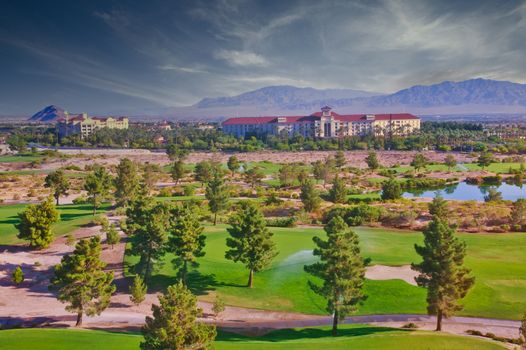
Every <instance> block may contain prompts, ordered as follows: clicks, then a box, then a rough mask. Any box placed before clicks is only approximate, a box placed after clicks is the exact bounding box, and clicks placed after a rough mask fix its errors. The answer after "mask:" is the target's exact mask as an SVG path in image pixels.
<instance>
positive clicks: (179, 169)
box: [170, 160, 186, 184]
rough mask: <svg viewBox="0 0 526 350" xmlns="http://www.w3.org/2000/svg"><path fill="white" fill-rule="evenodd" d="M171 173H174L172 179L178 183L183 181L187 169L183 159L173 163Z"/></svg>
mask: <svg viewBox="0 0 526 350" xmlns="http://www.w3.org/2000/svg"><path fill="white" fill-rule="evenodd" d="M170 173H171V175H172V179H173V180H174V181H175V183H176V184H178V183H179V181H181V180H182V179H183V178H184V176H185V174H186V170H185V168H184V163H183V161H182V160H176V161H175V162H174V163H173V164H172V169H171V171H170Z"/></svg>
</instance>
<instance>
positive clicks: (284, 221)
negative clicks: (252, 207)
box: [265, 216, 297, 227]
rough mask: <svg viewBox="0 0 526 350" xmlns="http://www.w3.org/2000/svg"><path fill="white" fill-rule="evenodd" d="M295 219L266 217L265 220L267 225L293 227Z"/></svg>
mask: <svg viewBox="0 0 526 350" xmlns="http://www.w3.org/2000/svg"><path fill="white" fill-rule="evenodd" d="M296 221H297V219H296V218H295V217H293V216H292V217H285V218H266V219H265V222H266V224H267V226H269V227H295V226H296Z"/></svg>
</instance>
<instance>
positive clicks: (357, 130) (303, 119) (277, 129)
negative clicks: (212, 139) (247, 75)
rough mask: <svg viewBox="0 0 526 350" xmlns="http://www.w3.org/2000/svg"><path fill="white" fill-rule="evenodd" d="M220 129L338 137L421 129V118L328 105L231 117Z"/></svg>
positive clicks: (238, 132)
mask: <svg viewBox="0 0 526 350" xmlns="http://www.w3.org/2000/svg"><path fill="white" fill-rule="evenodd" d="M222 130H223V132H225V133H227V134H231V135H234V136H236V137H245V135H247V134H250V135H264V134H267V135H283V134H286V135H288V136H293V135H297V134H299V135H302V136H304V137H306V138H337V137H345V136H365V135H376V136H382V135H400V136H403V135H409V134H411V133H413V132H415V131H416V130H420V118H418V117H417V116H414V115H412V114H408V113H399V114H350V115H342V114H337V113H335V112H333V111H332V110H331V108H330V107H323V108H322V109H321V112H316V113H313V114H311V115H308V116H288V117H277V116H276V117H254V118H250V117H246V118H230V119H227V120H225V121H224V122H223V123H222Z"/></svg>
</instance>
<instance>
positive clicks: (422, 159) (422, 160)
mask: <svg viewBox="0 0 526 350" xmlns="http://www.w3.org/2000/svg"><path fill="white" fill-rule="evenodd" d="M428 163H429V160H428V159H427V158H426V156H424V155H423V154H422V153H417V154H415V156H414V157H413V161H412V162H411V166H412V167H413V168H415V171H416V172H418V171H419V170H420V169H422V168H425V167H426V166H427V164H428Z"/></svg>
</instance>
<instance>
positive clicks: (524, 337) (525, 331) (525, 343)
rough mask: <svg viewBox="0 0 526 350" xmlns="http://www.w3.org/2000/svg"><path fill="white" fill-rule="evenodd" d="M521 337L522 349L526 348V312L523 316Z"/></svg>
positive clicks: (520, 328) (520, 330)
mask: <svg viewBox="0 0 526 350" xmlns="http://www.w3.org/2000/svg"><path fill="white" fill-rule="evenodd" d="M519 339H520V340H521V342H522V345H521V347H522V349H526V312H525V313H524V316H522V320H521V326H520V327H519Z"/></svg>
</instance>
